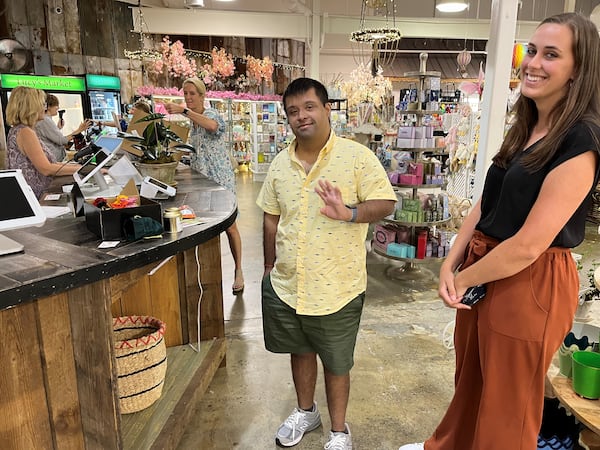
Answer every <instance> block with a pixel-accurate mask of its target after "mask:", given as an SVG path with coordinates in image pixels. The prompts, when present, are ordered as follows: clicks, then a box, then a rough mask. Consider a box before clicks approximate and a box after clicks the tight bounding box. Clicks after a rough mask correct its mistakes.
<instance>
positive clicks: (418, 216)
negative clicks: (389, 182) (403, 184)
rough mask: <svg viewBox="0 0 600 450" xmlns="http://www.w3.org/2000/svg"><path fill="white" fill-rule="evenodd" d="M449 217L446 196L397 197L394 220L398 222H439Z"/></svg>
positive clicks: (444, 194) (443, 194)
mask: <svg viewBox="0 0 600 450" xmlns="http://www.w3.org/2000/svg"><path fill="white" fill-rule="evenodd" d="M449 217H450V208H449V201H448V194H447V193H445V192H442V193H440V194H423V195H420V197H419V198H418V199H412V198H405V197H399V198H398V202H397V203H396V211H395V212H394V220H397V221H399V222H410V223H424V222H439V221H441V220H446V219H448V218H449Z"/></svg>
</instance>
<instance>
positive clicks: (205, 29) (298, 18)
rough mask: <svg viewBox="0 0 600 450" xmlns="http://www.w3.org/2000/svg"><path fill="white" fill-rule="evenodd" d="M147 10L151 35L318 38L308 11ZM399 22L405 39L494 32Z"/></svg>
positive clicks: (522, 32)
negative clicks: (312, 30) (312, 32)
mask: <svg viewBox="0 0 600 450" xmlns="http://www.w3.org/2000/svg"><path fill="white" fill-rule="evenodd" d="M132 14H133V17H134V19H135V17H137V15H138V8H132ZM143 14H144V20H145V22H146V25H147V27H148V29H147V30H144V31H146V32H149V33H151V34H178V35H190V36H245V37H264V38H281V39H298V40H302V41H308V40H309V39H311V38H312V36H311V20H310V17H308V16H307V15H305V14H294V13H258V12H241V11H215V10H181V9H170V8H143ZM135 22H136V21H135V20H134V23H135ZM322 24H323V25H322V30H323V32H324V33H325V35H327V34H334V35H335V34H337V35H343V36H350V33H351V32H352V31H354V30H358V29H360V19H359V18H357V17H348V16H332V15H328V14H324V15H323V21H322ZM382 24H383V25H384V24H385V20H382V19H381V18H375V17H369V18H366V19H365V27H376V26H381V25H382ZM396 26H397V27H398V28H399V29H400V31H401V32H402V35H403V36H404V37H420V38H428V37H430V38H449V39H452V38H454V39H488V38H489V33H490V21H489V20H470V19H434V18H429V19H424V18H411V19H406V18H402V19H396ZM536 26H537V22H520V23H519V26H518V27H517V28H518V36H517V37H516V38H517V40H526V39H528V38H529V37H530V36H531V35H532V34H533V31H534V30H535V27H536ZM137 31H139V30H137ZM326 40H327V38H326ZM348 46H349V44H348ZM325 47H327V44H326V43H325Z"/></svg>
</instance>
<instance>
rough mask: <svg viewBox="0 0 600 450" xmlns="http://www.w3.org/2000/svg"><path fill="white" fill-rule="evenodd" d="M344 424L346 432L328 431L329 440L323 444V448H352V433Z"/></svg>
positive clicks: (336, 449) (343, 449)
mask: <svg viewBox="0 0 600 450" xmlns="http://www.w3.org/2000/svg"><path fill="white" fill-rule="evenodd" d="M345 425H346V431H347V433H344V432H342V431H335V432H334V431H330V432H329V442H327V444H325V447H324V449H325V450H352V433H350V427H349V426H348V424H345Z"/></svg>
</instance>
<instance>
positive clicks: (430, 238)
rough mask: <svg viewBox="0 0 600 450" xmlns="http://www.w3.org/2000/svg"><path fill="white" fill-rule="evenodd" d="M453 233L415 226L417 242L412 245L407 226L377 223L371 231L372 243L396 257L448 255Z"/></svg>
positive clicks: (422, 257)
mask: <svg viewBox="0 0 600 450" xmlns="http://www.w3.org/2000/svg"><path fill="white" fill-rule="evenodd" d="M453 234H454V233H452V232H450V231H447V230H436V231H435V232H433V230H431V229H429V228H427V227H423V228H417V229H415V235H416V236H417V238H416V241H417V242H416V245H412V244H411V243H410V242H409V241H410V231H409V229H408V228H407V227H403V226H400V227H397V226H393V225H380V224H377V225H375V231H374V233H373V245H374V246H375V247H377V249H378V250H380V251H381V252H385V254H387V255H389V256H395V257H397V258H409V259H424V258H443V257H445V256H447V255H448V251H449V250H450V239H451V238H452V236H453Z"/></svg>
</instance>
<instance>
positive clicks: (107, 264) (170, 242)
mask: <svg viewBox="0 0 600 450" xmlns="http://www.w3.org/2000/svg"><path fill="white" fill-rule="evenodd" d="M175 179H176V182H177V186H176V188H177V194H176V195H175V197H171V198H170V199H168V200H159V202H160V203H161V204H162V210H163V212H164V209H165V208H168V207H173V206H180V205H188V206H190V207H191V208H192V209H193V210H194V212H195V214H196V216H197V218H198V219H199V221H198V222H199V223H196V224H194V225H190V226H185V227H184V229H183V231H182V232H180V233H176V234H170V233H166V232H165V233H163V237H162V238H160V239H142V240H139V241H135V242H129V243H127V242H121V243H120V244H119V245H118V246H116V247H114V248H98V246H99V245H100V243H101V242H102V241H101V239H100V238H99V237H98V236H96V235H95V234H94V233H92V232H91V231H89V230H88V228H87V226H86V223H85V218H84V217H74V216H73V215H71V214H66V215H63V216H60V217H57V218H49V219H46V223H45V224H44V225H43V226H42V227H39V228H36V227H31V228H24V229H20V230H11V231H5V232H3V233H2V234H4V235H5V236H7V237H9V238H11V239H13V240H15V241H17V242H19V243H20V244H23V245H24V246H25V249H24V251H23V252H21V253H15V254H11V255H4V256H0V310H1V309H6V308H10V307H14V306H18V305H19V304H21V303H23V302H27V301H30V300H33V299H35V298H38V297H46V296H49V295H53V294H57V293H59V292H62V291H65V290H68V289H71V288H74V287H77V286H82V285H84V284H87V283H90V282H92V281H98V280H100V279H104V278H109V277H111V276H113V275H116V274H119V273H124V272H128V271H130V270H132V269H135V268H138V267H142V266H144V265H146V264H149V263H151V262H154V261H159V260H161V259H164V258H167V257H169V256H171V255H174V254H176V253H179V252H181V251H184V250H187V249H189V248H193V247H194V246H196V245H198V244H201V243H204V242H206V241H208V240H210V239H212V238H213V237H215V236H217V235H219V234H220V233H221V232H223V231H225V229H227V228H228V227H229V226H230V225H231V224H232V223H233V222H234V220H235V217H236V214H237V203H236V198H235V195H234V194H233V193H232V192H230V191H228V190H226V189H225V188H223V187H221V186H220V185H218V184H216V183H214V182H213V181H211V180H209V179H207V178H206V177H205V176H203V175H201V174H199V173H196V172H194V171H192V170H191V169H190V168H189V167H188V166H185V165H183V164H180V165H179V167H178V169H177V175H176V177H175ZM72 182H73V180H72V178H71V177H61V178H57V179H55V180H54V183H53V184H52V186H51V188H50V189H49V190H48V193H61V194H62V195H61V196H60V199H59V200H56V201H46V200H44V196H42V201H41V202H40V203H42V204H43V205H49V206H64V205H68V204H69V202H70V200H69V196H68V194H64V193H62V185H64V184H71V183H72Z"/></svg>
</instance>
